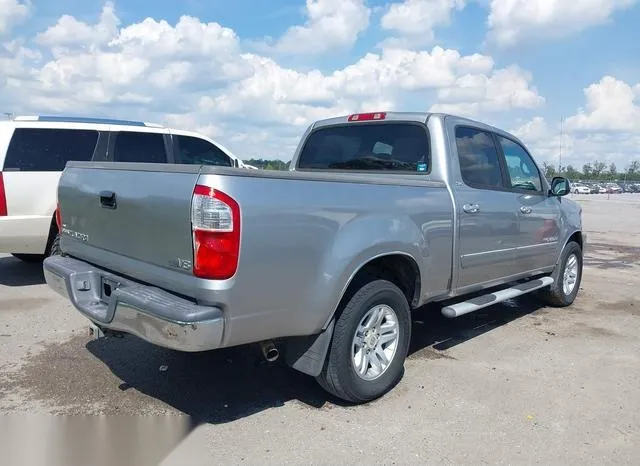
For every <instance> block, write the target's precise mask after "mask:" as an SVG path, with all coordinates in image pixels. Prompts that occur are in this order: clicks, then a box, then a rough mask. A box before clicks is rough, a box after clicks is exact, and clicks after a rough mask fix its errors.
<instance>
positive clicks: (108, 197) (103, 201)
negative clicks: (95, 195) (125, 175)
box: [100, 191, 117, 209]
mask: <svg viewBox="0 0 640 466" xmlns="http://www.w3.org/2000/svg"><path fill="white" fill-rule="evenodd" d="M100 205H101V206H102V207H104V208H105V209H115V208H116V207H117V203H116V193H114V192H113V191H100Z"/></svg>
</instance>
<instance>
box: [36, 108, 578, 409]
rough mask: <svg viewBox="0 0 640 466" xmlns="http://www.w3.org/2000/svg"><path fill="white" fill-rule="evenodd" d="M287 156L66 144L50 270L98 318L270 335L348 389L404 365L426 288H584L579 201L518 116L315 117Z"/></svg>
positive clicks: (331, 387)
mask: <svg viewBox="0 0 640 466" xmlns="http://www.w3.org/2000/svg"><path fill="white" fill-rule="evenodd" d="M291 166H292V169H291V170H290V171H288V172H272V171H262V170H255V171H253V170H252V171H242V172H241V171H238V170H234V169H227V168H223V167H212V166H189V165H166V164H135V163H96V162H89V163H87V162H69V163H68V165H67V166H66V169H65V170H64V172H63V174H62V177H61V180H60V184H59V188H58V200H59V215H58V219H59V222H60V223H61V226H60V231H61V232H62V235H61V242H60V251H61V255H56V256H52V257H50V258H48V259H46V260H45V262H44V271H45V276H46V280H47V283H48V284H49V286H50V287H51V288H53V289H54V290H56V291H57V292H58V293H60V294H62V295H63V296H65V297H67V298H68V299H69V300H70V301H71V302H72V303H73V304H74V306H75V307H76V308H77V309H78V310H79V311H80V312H81V313H82V314H84V315H85V316H86V317H87V318H88V319H89V320H90V321H91V322H93V324H94V325H95V326H97V328H99V329H100V332H104V333H108V332H124V333H129V334H133V335H136V336H138V337H140V338H142V339H144V340H146V341H148V342H151V343H153V344H156V345H161V346H164V347H167V348H173V349H176V350H181V351H206V350H212V349H216V348H224V347H231V346H236V345H243V344H249V343H259V344H260V346H261V347H262V350H263V353H264V356H265V357H266V358H267V359H268V360H274V359H276V358H277V357H278V356H279V355H280V354H282V355H283V359H284V360H285V362H286V363H287V364H288V365H289V366H291V367H293V368H295V369H297V370H299V371H302V372H304V373H306V374H309V375H310V376H313V377H316V379H317V380H318V381H319V383H320V384H321V385H322V387H323V388H325V389H326V390H327V391H329V392H330V393H332V394H334V395H336V396H338V397H340V398H342V399H344V400H347V401H350V402H353V403H362V402H366V401H369V400H372V399H374V398H376V397H379V396H381V395H383V394H384V393H386V392H387V391H389V390H390V389H392V388H393V386H394V385H395V384H396V383H397V382H398V381H399V380H400V378H401V376H402V373H403V366H404V360H405V357H406V355H407V352H408V348H409V341H410V338H411V311H412V310H414V309H416V308H419V307H420V306H422V305H424V304H426V303H430V302H438V303H442V313H443V314H444V315H445V316H447V317H451V318H454V317H457V316H460V315H462V314H465V313H468V312H473V311H475V310H478V309H482V308H484V307H487V306H490V305H492V304H495V303H498V302H500V301H504V300H507V299H511V298H514V297H516V296H519V295H523V294H525V293H530V292H533V291H536V293H535V294H536V295H538V296H539V297H541V298H542V299H544V300H545V302H546V303H548V304H550V305H554V306H568V305H570V304H571V303H572V302H573V301H574V299H575V297H576V294H577V293H578V289H579V286H580V279H581V274H582V251H583V247H584V243H585V240H586V238H585V235H584V234H583V233H582V218H581V214H582V211H581V208H580V207H579V205H577V204H576V203H574V202H573V201H571V200H569V199H568V198H565V197H563V196H564V195H566V194H567V193H568V192H569V182H568V181H567V180H566V179H564V178H554V179H553V180H552V181H551V182H548V181H547V179H546V178H545V177H544V176H543V175H542V173H541V171H540V169H539V167H538V166H537V164H536V163H535V162H534V159H533V158H532V157H531V155H530V153H529V152H528V151H527V149H526V148H525V146H524V145H523V144H522V143H521V142H520V141H519V140H518V139H517V138H515V137H514V136H512V135H511V134H509V133H507V132H504V131H501V130H499V129H497V128H494V127H491V126H488V125H485V124H482V123H479V122H476V121H472V120H468V119H463V118H459V117H456V116H452V115H445V114H426V113H370V114H357V115H350V116H346V117H340V118H333V119H328V120H324V121H319V122H316V123H314V124H313V125H311V126H310V127H309V128H308V130H307V131H306V133H305V134H304V136H303V138H302V139H301V142H300V144H299V147H298V148H297V150H296V153H295V155H294V158H293V161H292V164H291ZM101 334H102V333H101Z"/></svg>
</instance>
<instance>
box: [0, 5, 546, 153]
mask: <svg viewBox="0 0 640 466" xmlns="http://www.w3.org/2000/svg"><path fill="white" fill-rule="evenodd" d="M312 3H313V2H310V3H309V4H310V5H311V4H312ZM317 3H318V5H320V2H317ZM356 3H357V2H356ZM329 4H330V3H326V4H324V5H325V10H323V11H329V10H330V8H329V7H328V6H327V5H329ZM354 4H355V3H354ZM313 5H315V3H313ZM335 5H338V3H335V4H334V7H335ZM340 5H344V3H340ZM316 6H317V5H316ZM326 8H329V10H327V9H326ZM339 8H341V7H339ZM331 11H333V10H331ZM64 18H66V19H64ZM314 18H316V16H314ZM310 24H316V23H314V22H313V21H311V23H310ZM37 37H38V43H39V44H40V46H41V50H42V53H40V52H37V51H34V50H32V49H29V48H27V47H25V45H24V44H25V43H26V42H24V41H18V40H16V41H13V42H11V43H10V44H4V45H3V46H1V47H2V48H3V49H4V50H5V53H0V107H2V108H7V109H8V111H12V112H14V113H30V114H31V113H83V114H89V115H108V116H112V117H122V118H139V119H144V120H146V121H159V122H164V123H166V124H169V125H172V126H179V127H183V128H192V129H196V130H199V131H203V132H206V133H208V134H211V135H213V136H216V137H219V138H221V142H222V143H223V144H225V145H229V147H230V148H231V149H232V150H234V151H236V152H238V153H241V154H244V155H245V156H246V157H251V156H253V155H256V156H273V157H279V158H282V159H288V158H289V157H290V156H291V151H292V150H293V149H294V148H295V145H296V143H297V138H298V137H299V136H300V134H301V133H302V131H303V130H304V127H305V126H306V125H308V124H309V123H310V122H312V121H313V120H316V119H320V118H325V117H329V116H336V115H340V114H346V113H350V112H357V111H366V110H369V111H371V110H384V109H386V110H423V111H426V110H428V109H429V108H430V107H432V106H433V105H434V104H439V105H440V108H449V109H451V110H456V111H459V112H460V113H464V114H473V115H483V116H486V115H488V114H491V112H493V113H494V114H500V113H501V112H502V111H508V110H511V109H529V108H533V107H537V106H539V105H541V104H542V103H544V99H543V98H542V97H541V96H539V95H538V93H537V90H536V88H535V87H534V86H533V85H532V78H531V76H530V75H529V74H528V73H526V72H525V71H523V70H521V69H519V68H517V67H515V66H511V67H507V68H497V67H496V66H495V63H494V61H493V59H492V58H491V57H489V56H486V55H481V54H472V55H461V54H460V53H459V52H458V51H456V50H450V49H444V48H442V47H433V48H432V49H430V50H419V51H416V50H410V49H401V48H383V49H382V50H381V51H380V53H367V54H365V55H363V56H362V57H361V58H360V59H358V60H356V61H354V62H353V63H351V64H350V65H347V66H344V67H340V68H337V69H334V70H329V71H326V70H323V71H320V70H317V69H316V70H313V69H312V70H309V71H300V70H295V69H290V68H287V67H284V66H282V65H281V64H280V63H278V62H277V61H276V60H275V59H274V58H269V57H264V56H261V55H258V54H255V53H246V51H244V50H243V48H242V46H241V41H240V38H239V37H238V36H237V35H236V33H235V32H234V31H233V30H232V29H229V28H226V27H224V26H222V25H220V24H218V23H215V22H211V23H204V22H202V21H200V20H199V19H198V18H194V17H189V16H183V17H181V18H179V19H178V21H177V22H176V23H175V24H170V23H169V22H167V21H165V20H160V19H154V18H146V19H144V20H142V21H140V22H137V23H134V24H128V25H121V24H120V20H119V19H118V16H117V14H116V12H115V11H114V10H113V7H112V5H111V4H110V3H108V4H106V5H105V7H104V8H103V10H102V14H101V15H100V18H99V19H98V20H97V22H95V23H94V24H91V23H90V22H89V23H85V22H81V21H78V20H77V19H76V18H74V17H71V16H65V17H63V18H61V19H60V20H58V21H57V23H56V24H55V25H53V26H52V27H50V28H48V29H46V30H45V32H43V33H42V34H40V35H39V36H37ZM88 37H91V38H92V42H90V44H89V45H88V46H87V40H85V39H86V38H88ZM74 39H77V40H74ZM0 52H2V51H1V50H0ZM45 57H46V58H45ZM446 106H448V107H446Z"/></svg>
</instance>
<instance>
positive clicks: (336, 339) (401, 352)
mask: <svg viewBox="0 0 640 466" xmlns="http://www.w3.org/2000/svg"><path fill="white" fill-rule="evenodd" d="M383 304H386V305H387V306H389V307H390V308H391V309H392V310H393V311H394V313H395V315H396V318H397V324H398V325H397V329H398V339H397V344H396V350H395V353H394V354H393V356H392V357H391V360H390V361H389V364H388V366H387V368H386V369H385V370H384V371H383V372H382V374H380V375H379V376H378V377H377V378H375V379H373V380H365V379H364V378H361V377H360V376H359V375H358V374H357V373H356V370H355V368H354V365H353V362H352V355H351V350H352V346H353V338H354V335H355V333H356V329H357V327H358V325H359V324H360V321H361V320H362V319H363V318H364V317H365V315H366V314H367V312H368V311H369V310H371V309H372V308H373V307H375V306H377V305H383ZM410 340H411V309H410V307H409V303H408V301H407V298H406V297H405V295H404V293H402V291H401V290H400V288H398V287H397V286H396V285H394V284H393V283H391V282H389V281H387V280H374V281H371V282H368V283H366V284H364V285H363V286H362V287H361V288H360V289H359V290H358V291H356V292H355V294H353V296H352V297H351V298H350V299H349V300H348V301H347V303H346V305H345V306H344V308H343V309H342V312H340V314H339V317H338V319H337V321H336V324H335V327H334V331H333V338H332V341H331V345H330V347H329V351H328V354H327V359H326V361H325V364H324V367H323V369H322V372H321V373H320V375H319V376H318V377H317V378H316V380H317V381H318V382H319V383H320V385H321V386H322V388H324V389H325V390H326V391H328V392H329V393H331V394H333V395H335V396H336V397H338V398H341V399H343V400H345V401H348V402H350V403H365V402H367V401H371V400H374V399H376V398H379V397H380V396H382V395H384V394H385V393H387V392H388V391H389V390H391V389H392V388H393V387H395V386H396V384H397V383H398V382H399V381H400V379H401V378H402V375H403V373H404V361H405V359H406V357H407V353H408V351H409V342H410Z"/></svg>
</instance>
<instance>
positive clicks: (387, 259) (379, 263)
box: [329, 252, 422, 321]
mask: <svg viewBox="0 0 640 466" xmlns="http://www.w3.org/2000/svg"><path fill="white" fill-rule="evenodd" d="M376 279H383V280H387V281H390V282H391V283H393V284H394V285H396V286H397V287H398V288H400V289H401V290H402V292H403V294H404V295H405V297H406V298H407V302H408V303H409V306H410V307H411V308H412V309H413V308H414V307H416V305H417V303H418V302H419V300H420V293H421V288H422V277H421V275H420V268H419V267H418V264H417V262H416V261H415V259H414V258H413V257H412V256H410V255H409V254H406V253H401V252H394V253H389V254H383V255H379V256H376V257H374V258H371V259H369V260H368V261H367V262H365V263H364V264H362V265H360V267H358V268H357V269H356V270H355V271H354V272H353V273H352V274H351V277H350V278H349V280H348V282H347V285H346V286H345V287H344V289H343V291H342V294H341V296H340V300H339V301H338V304H337V306H336V308H335V309H334V310H333V312H332V315H331V318H330V319H329V321H330V320H331V319H335V318H336V317H337V314H339V312H340V309H341V308H343V307H344V306H345V304H346V303H347V302H348V301H349V300H350V299H351V297H353V295H354V294H355V293H357V291H358V290H359V289H360V288H362V287H363V286H364V285H366V284H367V283H369V282H371V281H373V280H376Z"/></svg>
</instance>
